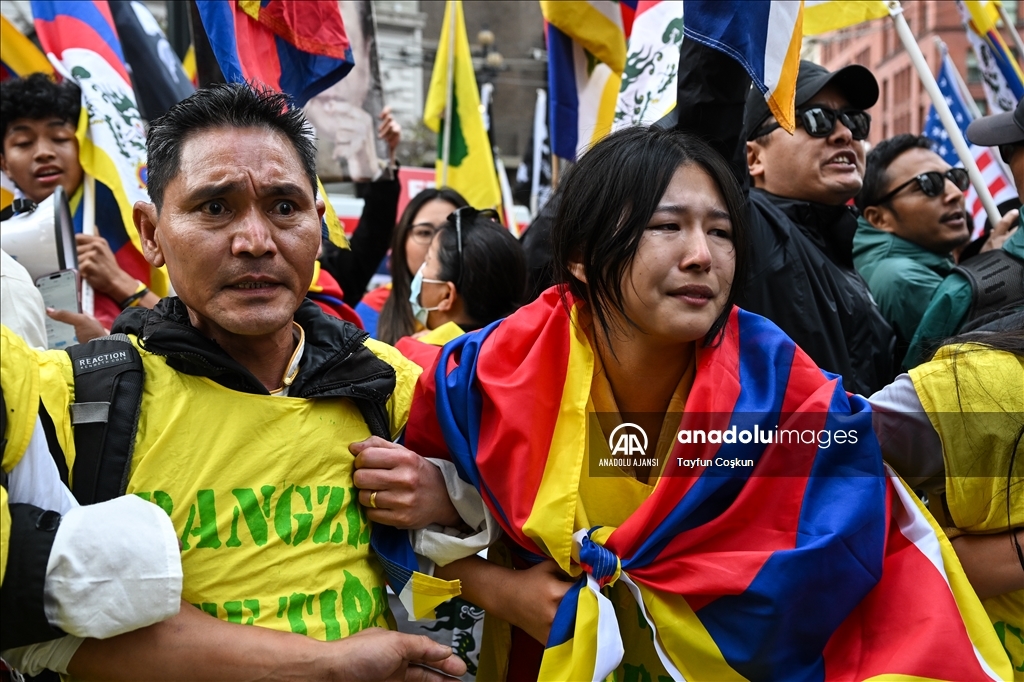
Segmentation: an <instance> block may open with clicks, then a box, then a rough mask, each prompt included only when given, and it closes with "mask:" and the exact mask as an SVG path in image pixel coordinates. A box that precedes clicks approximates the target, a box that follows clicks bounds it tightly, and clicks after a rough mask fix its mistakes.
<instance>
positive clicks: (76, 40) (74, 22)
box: [36, 14, 132, 87]
mask: <svg viewBox="0 0 1024 682" xmlns="http://www.w3.org/2000/svg"><path fill="white" fill-rule="evenodd" d="M36 32H37V33H38V34H39V39H40V42H41V43H43V44H44V45H61V46H63V49H61V51H60V54H58V55H57V58H58V59H61V60H63V55H64V50H65V49H68V48H72V47H74V48H81V49H84V50H92V51H93V52H95V53H96V54H98V55H99V56H100V57H101V58H102V59H103V60H104V61H105V62H107V63H108V64H110V66H111V68H113V69H114V71H116V72H117V74H118V75H119V76H121V78H123V79H124V82H125V83H127V84H128V87H131V82H132V81H131V78H129V77H128V71H127V70H126V69H125V66H124V63H122V62H121V58H120V57H118V56H117V54H115V53H114V51H113V50H112V49H110V46H109V45H108V44H107V41H105V40H103V38H102V37H101V36H100V35H99V34H98V33H96V30H95V29H94V28H93V27H92V26H90V25H89V24H87V23H85V22H84V21H82V20H81V19H76V18H75V17H70V16H68V15H66V14H60V15H57V18H56V19H54V20H53V21H36Z"/></svg>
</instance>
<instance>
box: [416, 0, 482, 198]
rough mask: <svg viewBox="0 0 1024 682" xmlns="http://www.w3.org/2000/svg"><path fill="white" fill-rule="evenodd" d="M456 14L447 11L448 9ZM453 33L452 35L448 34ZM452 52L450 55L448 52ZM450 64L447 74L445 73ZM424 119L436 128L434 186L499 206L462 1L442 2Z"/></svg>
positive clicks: (428, 124)
mask: <svg viewBox="0 0 1024 682" xmlns="http://www.w3.org/2000/svg"><path fill="white" fill-rule="evenodd" d="M453 11H454V12H455V16H454V17H453V16H452V12H453ZM453 33H454V35H452V34H453ZM453 53H454V54H453ZM449 64H451V69H452V73H451V74H449V73H448V65H449ZM449 81H451V88H452V91H451V119H452V120H451V141H450V142H449V149H448V168H447V179H446V180H445V179H444V178H443V175H444V156H445V154H444V130H445V120H444V118H445V114H446V112H445V109H446V106H447V102H448V84H449ZM423 122H424V123H425V124H426V126H427V127H428V128H430V129H431V130H433V131H434V132H435V133H437V164H436V168H437V186H438V187H441V186H442V185H447V186H448V187H451V188H452V189H454V190H456V191H458V192H459V193H460V194H461V195H462V196H464V197H465V198H466V201H468V202H469V204H470V206H476V207H477V208H499V207H500V206H501V188H500V187H499V185H498V175H497V173H496V171H495V166H494V155H493V153H492V152H491V142H490V140H489V139H488V137H487V129H486V128H484V120H483V116H482V115H481V113H480V91H479V90H478V89H477V86H476V75H475V74H474V72H473V55H472V54H471V53H470V51H469V38H468V37H467V36H466V20H465V17H463V14H462V2H460V0H449V1H448V2H446V3H445V10H444V21H443V22H442V23H441V40H440V42H439V43H438V46H437V56H436V57H435V58H434V71H433V73H432V74H431V76H430V90H428V91H427V101H426V104H425V105H424V106H423Z"/></svg>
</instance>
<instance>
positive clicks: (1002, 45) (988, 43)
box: [957, 0, 1024, 113]
mask: <svg viewBox="0 0 1024 682" xmlns="http://www.w3.org/2000/svg"><path fill="white" fill-rule="evenodd" d="M957 5H958V6H960V5H962V6H961V7H960V9H961V12H963V10H964V8H966V10H967V12H968V13H969V15H970V20H969V21H965V23H966V24H967V29H968V38H969V39H970V40H971V46H972V47H974V48H975V51H978V48H977V46H976V45H977V43H976V41H975V40H974V37H972V36H971V33H974V34H975V37H978V38H980V40H981V41H983V43H984V45H985V47H987V48H988V53H989V56H991V61H988V60H986V61H983V60H982V57H983V55H978V65H979V66H980V67H982V70H983V72H984V76H985V77H984V78H983V79H982V80H983V82H985V84H986V86H988V85H989V83H988V80H989V78H991V77H993V76H995V74H998V76H995V77H997V78H1000V79H1001V81H1000V82H1001V83H1005V85H1006V87H1007V88H1008V89H1009V91H1010V92H1011V93H1013V97H1014V102H1013V103H1012V104H1010V106H1009V107H1008V108H1007V107H1004V106H1003V102H998V107H997V108H995V109H993V110H992V112H991V113H996V112H997V111H999V110H1000V109H1001V110H1002V111H1013V109H1014V107H1015V106H1016V104H1017V102H1018V101H1020V99H1021V98H1024V73H1022V72H1021V69H1020V64H1018V63H1017V60H1016V59H1014V58H1013V53H1012V52H1010V50H1009V48H1008V47H1007V46H1006V42H1005V41H1004V40H1003V36H1002V35H1000V34H999V30H998V29H997V28H996V22H997V21H998V20H999V13H998V10H997V9H996V5H995V2H991V1H982V0H964V2H962V3H961V2H958V3H957ZM965 19H966V17H965ZM1010 30H1011V31H1012V30H1015V29H1014V27H1012V26H1011V27H1010ZM992 62H994V63H995V67H996V68H995V69H992V68H991V66H992ZM993 71H994V72H995V73H992V72H993ZM985 94H986V96H987V95H988V87H986V89H985ZM990 106H991V105H990Z"/></svg>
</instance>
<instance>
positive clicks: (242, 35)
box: [233, 5, 281, 92]
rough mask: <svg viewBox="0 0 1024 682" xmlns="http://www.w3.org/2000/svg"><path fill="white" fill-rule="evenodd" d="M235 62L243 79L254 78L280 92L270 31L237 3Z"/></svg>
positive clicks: (235, 11) (273, 43)
mask: <svg viewBox="0 0 1024 682" xmlns="http://www.w3.org/2000/svg"><path fill="white" fill-rule="evenodd" d="M233 10H234V18H235V45H236V47H237V49H238V63H239V64H241V66H242V74H243V75H244V76H245V78H246V80H254V81H258V82H260V83H263V84H264V85H266V86H269V87H270V88H272V89H273V90H275V91H277V92H280V91H281V60H280V59H279V58H278V55H277V41H276V39H275V37H274V33H273V32H272V31H271V30H270V29H268V28H267V27H266V26H263V25H261V24H260V23H259V22H257V21H254V20H253V18H252V17H250V16H249V15H248V14H246V13H245V12H243V11H242V10H241V9H239V8H238V6H237V5H236V6H234V7H233Z"/></svg>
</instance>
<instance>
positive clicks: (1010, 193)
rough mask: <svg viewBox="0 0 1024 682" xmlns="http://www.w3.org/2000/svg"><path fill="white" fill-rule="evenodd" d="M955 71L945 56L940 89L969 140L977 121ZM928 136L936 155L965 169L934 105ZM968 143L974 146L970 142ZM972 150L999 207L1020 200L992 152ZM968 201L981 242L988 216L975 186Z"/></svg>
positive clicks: (975, 147) (973, 147) (974, 236)
mask: <svg viewBox="0 0 1024 682" xmlns="http://www.w3.org/2000/svg"><path fill="white" fill-rule="evenodd" d="M955 69H956V66H955V65H954V64H953V60H951V59H950V58H949V55H948V54H947V55H945V56H944V57H943V59H942V67H941V68H940V69H939V73H938V75H937V76H936V80H937V81H938V83H939V90H940V91H941V92H942V95H943V96H944V97H945V98H946V104H948V105H949V110H950V111H951V112H952V113H953V118H954V119H955V120H956V123H957V125H958V126H960V131H961V132H962V133H964V137H965V138H966V132H967V126H968V124H970V122H971V120H973V119H972V117H971V114H970V112H969V111H968V109H967V104H966V103H964V100H963V97H962V96H961V95H960V93H959V91H958V90H957V86H956V82H955V81H954V80H953V71H954V70H955ZM924 135H925V137H927V138H930V139H931V140H932V142H933V143H934V144H933V149H934V150H935V153H936V154H938V155H939V156H941V157H942V158H943V159H944V160H945V161H946V163H948V164H949V165H951V166H963V163H961V162H960V158H959V157H958V156H957V154H956V149H954V147H953V144H952V142H950V139H949V133H947V132H946V129H945V128H943V127H942V122H941V121H940V120H939V114H938V112H937V111H935V106H934V105H933V106H932V107H931V108H930V109H929V110H928V118H927V120H926V121H925V124H924ZM968 143H970V141H969V140H968ZM970 148H971V155H972V156H973V157H974V162H975V163H977V164H978V169H979V170H980V171H981V176H982V177H983V178H984V179H985V184H987V185H988V191H989V193H990V194H991V195H992V198H993V199H994V200H995V203H996V205H997V206H998V205H999V204H1001V203H1003V202H1004V201H1010V200H1012V199H1015V198H1017V190H1016V189H1015V188H1014V185H1013V181H1012V180H1011V179H1010V178H1009V177H1007V176H1006V172H1005V171H1004V170H1003V167H1002V166H1001V165H1000V164H999V162H998V160H997V159H996V157H995V155H994V154H993V153H992V150H991V149H990V148H988V147H979V146H978V145H975V144H972V145H970ZM964 200H965V202H966V205H967V211H968V212H969V213H970V214H971V220H972V221H973V223H974V231H973V233H972V234H971V239H977V238H978V237H980V236H982V234H984V232H985V219H986V218H987V217H988V215H987V214H986V213H985V207H984V206H982V204H981V198H980V197H979V196H978V193H977V192H976V191H975V189H974V187H973V186H971V187H970V188H968V190H967V195H966V196H965V197H964Z"/></svg>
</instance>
